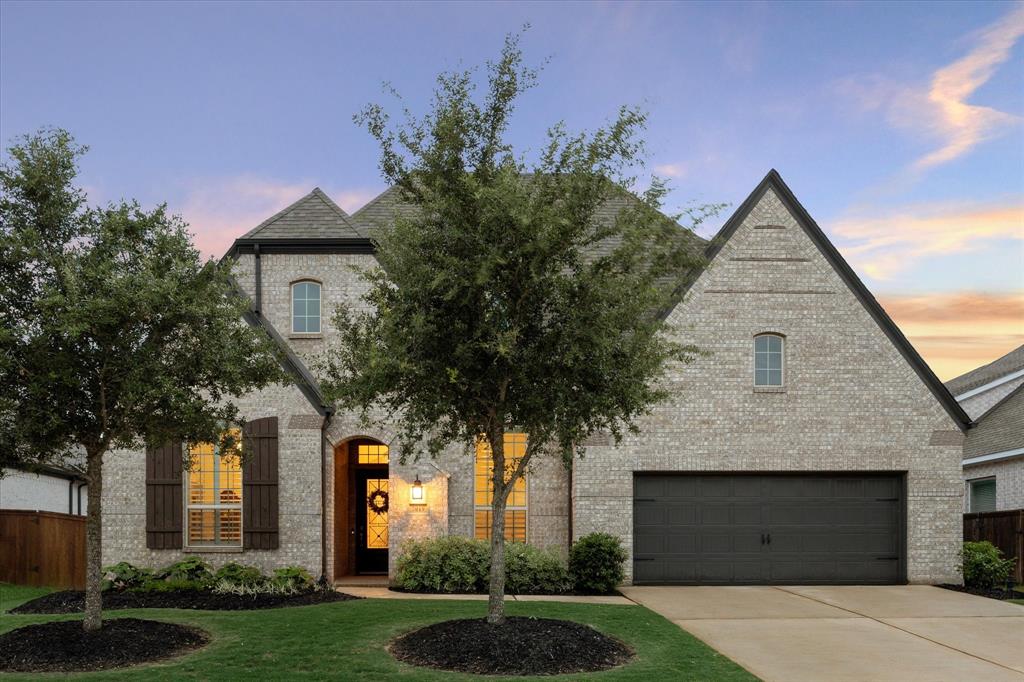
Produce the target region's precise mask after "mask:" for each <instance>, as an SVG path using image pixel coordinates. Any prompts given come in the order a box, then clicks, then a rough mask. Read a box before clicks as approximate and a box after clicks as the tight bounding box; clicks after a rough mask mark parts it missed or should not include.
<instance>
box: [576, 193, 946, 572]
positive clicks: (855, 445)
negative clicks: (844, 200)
mask: <svg viewBox="0 0 1024 682" xmlns="http://www.w3.org/2000/svg"><path fill="white" fill-rule="evenodd" d="M767 226H771V227H772V229H764V228H765V227H767ZM669 321H670V322H671V323H672V324H673V325H674V326H675V332H674V333H675V334H677V335H678V336H679V338H681V339H683V340H685V341H687V342H691V343H694V344H695V345H697V346H698V347H699V348H702V349H704V350H706V351H709V355H707V356H703V357H698V358H696V359H695V360H694V362H693V363H691V364H689V365H681V366H676V367H673V368H672V370H671V372H670V374H669V376H668V379H667V382H668V387H669V389H670V390H671V393H672V397H671V398H670V399H669V400H668V401H667V402H665V403H663V404H661V405H658V406H657V407H656V408H655V409H654V410H653V411H652V412H651V414H650V415H649V416H648V417H646V418H645V419H644V420H643V421H642V423H641V429H642V432H641V434H640V435H638V436H635V437H630V438H627V439H626V440H625V441H624V442H623V444H622V445H621V446H620V447H609V446H592V447H588V448H587V453H586V457H585V458H584V459H583V460H582V461H579V462H577V463H576V469H575V472H574V477H573V478H574V480H573V484H574V485H573V500H574V519H575V520H574V525H573V533H574V535H575V536H576V537H579V536H581V535H583V534H586V533H589V532H592V531H597V530H604V531H608V532H612V533H615V534H617V535H619V536H621V537H622V538H623V539H624V541H625V544H626V546H627V548H630V549H631V546H632V532H633V474H634V472H637V471H736V472H743V471H763V472H772V471H778V472H784V471H858V470H859V471H898V472H907V494H908V500H907V522H908V523H907V526H908V527H907V552H908V579H909V580H910V581H911V582H915V583H929V582H957V581H959V579H960V578H959V575H958V573H957V570H956V569H957V559H956V557H957V550H958V546H959V542H960V524H961V521H960V511H961V506H962V484H961V482H960V466H959V462H960V453H961V449H960V448H961V446H960V442H961V440H962V439H960V438H959V437H957V438H948V439H947V438H938V439H936V440H937V442H938V443H939V444H937V445H930V444H929V443H930V442H932V441H933V433H934V432H935V431H940V432H952V434H953V435H955V436H959V433H958V431H957V426H956V425H955V423H954V422H953V420H952V419H951V418H950V417H949V416H948V415H947V414H946V412H945V411H944V410H943V408H942V406H941V405H940V403H939V402H938V401H937V400H936V398H935V397H934V396H933V395H932V394H931V393H930V392H929V390H928V388H927V387H926V386H925V385H924V383H923V382H922V381H921V380H920V379H919V378H918V376H917V375H916V374H915V373H914V370H913V369H912V368H911V367H910V365H909V364H908V363H907V362H906V361H905V360H904V358H903V357H902V356H901V355H900V353H899V352H898V350H897V349H896V348H895V347H894V345H893V344H892V343H891V342H890V341H889V339H888V338H886V336H885V335H884V334H883V332H882V331H881V329H880V328H879V326H878V325H877V324H876V323H875V321H874V320H873V319H872V318H871V317H870V315H869V314H868V312H867V311H866V310H865V308H864V307H863V306H862V305H861V303H860V302H859V301H858V300H857V298H856V297H855V296H854V294H853V293H852V292H851V291H850V290H849V288H848V287H847V286H846V284H845V283H844V282H843V280H842V279H841V278H840V277H839V276H838V274H837V273H836V272H835V271H834V270H833V268H832V267H831V265H830V264H829V263H828V262H827V261H826V259H825V258H824V257H823V255H822V254H821V253H820V252H819V250H818V249H817V247H816V246H815V244H814V243H813V242H812V241H811V239H810V238H809V236H808V235H807V233H805V231H804V230H803V229H802V228H801V227H800V225H799V224H798V222H797V219H796V218H795V217H794V215H793V214H791V212H790V211H789V210H788V209H787V207H786V206H785V205H784V204H783V202H782V201H781V200H780V199H779V197H778V196H777V195H776V194H775V193H774V192H773V191H772V190H771V189H769V190H768V191H767V193H766V194H765V195H764V196H763V197H762V199H761V200H760V201H759V203H758V204H757V205H756V207H755V208H754V209H753V210H752V211H751V212H750V214H749V215H748V216H747V218H746V219H745V220H744V221H743V222H742V224H741V225H740V226H739V227H738V229H737V230H736V232H735V233H734V234H733V236H732V238H731V239H730V240H729V241H728V242H727V243H726V244H725V245H724V246H723V247H722V249H721V251H720V252H719V253H718V255H717V256H716V258H715V259H714V261H713V262H712V264H711V266H710V268H709V269H708V270H707V271H705V272H704V273H703V274H702V275H701V276H700V278H699V279H698V280H697V281H696V282H695V283H694V285H693V286H692V288H691V289H690V291H689V293H688V296H687V299H686V300H685V301H684V302H683V303H682V304H680V305H679V306H678V307H677V308H676V309H675V311H673V313H672V315H671V316H670V318H669ZM762 332H776V333H780V334H783V335H784V336H785V380H784V383H785V389H784V390H783V391H781V392H755V390H754V388H753V337H754V336H755V335H756V334H759V333H762ZM631 568H632V567H631V561H630V562H628V563H627V570H631Z"/></svg>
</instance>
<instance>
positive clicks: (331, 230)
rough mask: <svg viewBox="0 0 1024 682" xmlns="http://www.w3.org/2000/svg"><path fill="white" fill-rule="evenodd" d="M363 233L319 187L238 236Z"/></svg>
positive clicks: (314, 236)
mask: <svg viewBox="0 0 1024 682" xmlns="http://www.w3.org/2000/svg"><path fill="white" fill-rule="evenodd" d="M362 236H363V235H362V234H360V232H359V231H358V230H357V229H356V227H355V225H353V224H352V222H351V221H350V220H349V217H348V214H346V213H345V211H343V210H341V207H340V206H338V205H337V204H336V203H334V202H333V201H331V198H330V197H329V196H327V195H326V194H324V192H323V190H321V189H320V188H319V187H314V188H313V191H312V192H310V193H309V194H307V195H306V196H304V197H302V198H301V199H299V200H298V201H296V202H295V203H293V204H291V205H290V206H287V207H285V208H284V209H282V210H281V211H278V212H277V213H275V214H274V215H272V216H270V217H269V218H267V219H266V220H264V221H263V222H262V223H260V224H259V225H257V226H256V227H254V228H253V229H251V230H249V231H248V232H246V233H245V234H244V235H242V236H241V237H240V239H243V240H247V239H330V238H338V237H341V238H353V237H362Z"/></svg>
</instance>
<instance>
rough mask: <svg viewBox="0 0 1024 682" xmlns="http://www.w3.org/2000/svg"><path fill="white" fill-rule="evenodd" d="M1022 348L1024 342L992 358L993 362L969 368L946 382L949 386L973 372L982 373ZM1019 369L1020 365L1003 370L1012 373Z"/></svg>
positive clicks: (1023, 347)
mask: <svg viewBox="0 0 1024 682" xmlns="http://www.w3.org/2000/svg"><path fill="white" fill-rule="evenodd" d="M1021 349H1024V344H1021V345H1019V346H1017V347H1016V348H1013V349H1011V350H1009V351H1007V352H1006V353H1003V354H1002V355H1000V356H999V357H998V358H996V359H994V360H992V361H991V362H986V363H985V364H984V365H978V366H977V367H975V368H974V369H971V370H968V371H966V372H964V373H963V374H960V375H958V376H955V377H953V378H952V379H950V380H949V381H947V382H946V385H947V386H949V385H950V384H955V383H957V382H959V381H961V380H963V379H966V378H967V377H969V376H971V375H972V374H981V373H982V372H984V371H985V370H986V369H988V368H990V367H992V366H993V365H995V364H997V363H999V362H1002V361H1003V360H1005V359H1006V358H1008V357H1009V356H1011V355H1013V354H1014V353H1016V352H1018V351H1020V350H1021ZM1018 369H1020V368H1019V367H1017V368H1011V369H1008V370H1007V371H1006V372H1003V374H1011V373H1013V372H1015V371H1017V370H1018ZM1000 376H1002V375H1000ZM992 380H993V381H994V380H995V378H993V379H992ZM967 383H970V382H967Z"/></svg>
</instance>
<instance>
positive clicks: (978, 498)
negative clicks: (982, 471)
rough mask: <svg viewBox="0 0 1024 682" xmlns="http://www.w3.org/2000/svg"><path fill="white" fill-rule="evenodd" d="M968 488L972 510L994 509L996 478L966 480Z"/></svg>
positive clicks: (987, 510)
mask: <svg viewBox="0 0 1024 682" xmlns="http://www.w3.org/2000/svg"><path fill="white" fill-rule="evenodd" d="M967 485H968V486H969V488H970V502H969V504H970V509H969V511H972V512H990V511H995V510H996V479H994V478H982V479H979V480H977V481H968V482H967Z"/></svg>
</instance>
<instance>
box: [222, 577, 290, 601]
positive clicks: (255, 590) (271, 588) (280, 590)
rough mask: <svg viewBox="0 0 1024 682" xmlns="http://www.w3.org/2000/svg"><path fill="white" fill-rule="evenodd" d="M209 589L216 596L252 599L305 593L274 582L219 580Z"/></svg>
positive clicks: (283, 583) (286, 584) (284, 583)
mask: <svg viewBox="0 0 1024 682" xmlns="http://www.w3.org/2000/svg"><path fill="white" fill-rule="evenodd" d="M211 589H212V591H213V592H215V593H217V594H235V595H239V596H242V597H254V596H256V595H258V594H298V593H300V592H304V591H305V590H303V589H302V588H300V587H296V586H294V585H291V584H288V583H286V582H278V581H275V580H264V581H263V582H256V583H233V582H231V581H229V580H220V581H218V582H216V583H214V585H213V587H212V588H211Z"/></svg>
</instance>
